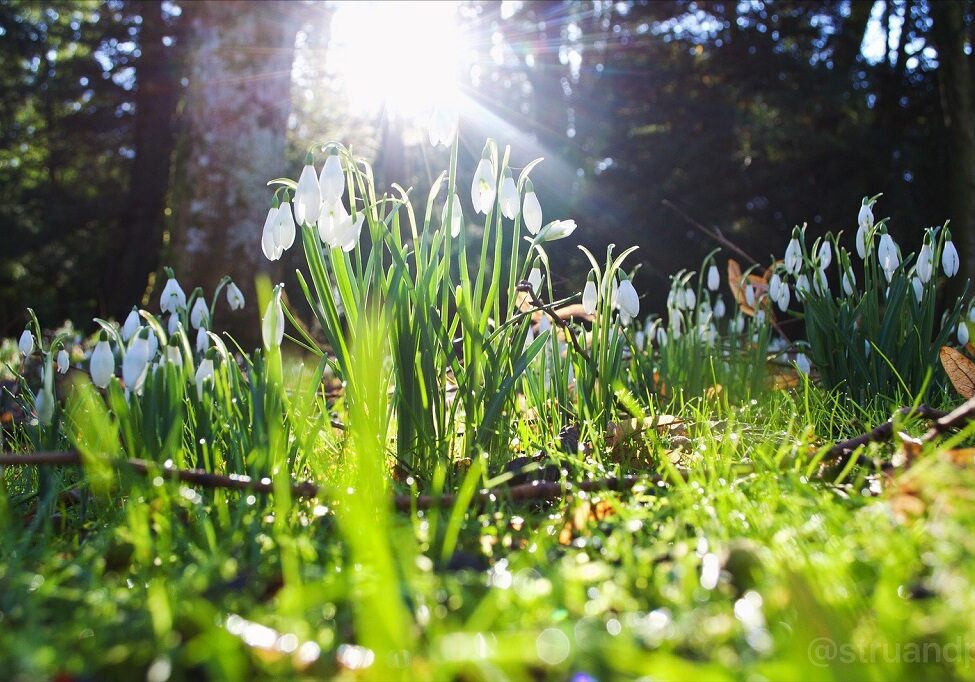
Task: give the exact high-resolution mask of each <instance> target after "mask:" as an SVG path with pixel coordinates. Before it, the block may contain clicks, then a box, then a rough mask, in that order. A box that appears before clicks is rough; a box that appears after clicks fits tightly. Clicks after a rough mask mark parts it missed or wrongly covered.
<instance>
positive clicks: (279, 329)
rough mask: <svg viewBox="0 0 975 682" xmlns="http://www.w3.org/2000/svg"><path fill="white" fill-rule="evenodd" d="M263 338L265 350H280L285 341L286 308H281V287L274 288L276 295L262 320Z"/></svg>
mask: <svg viewBox="0 0 975 682" xmlns="http://www.w3.org/2000/svg"><path fill="white" fill-rule="evenodd" d="M261 337H262V339H263V340H264V348H266V349H267V350H271V349H272V348H280V347H281V342H282V341H283V340H284V308H282V307H281V285H280V284H279V285H277V286H276V287H274V295H273V296H272V297H271V302H270V303H268V305H267V310H265V311H264V318H263V319H262V320H261Z"/></svg>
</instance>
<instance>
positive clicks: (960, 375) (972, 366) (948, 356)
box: [938, 346, 975, 399]
mask: <svg viewBox="0 0 975 682" xmlns="http://www.w3.org/2000/svg"><path fill="white" fill-rule="evenodd" d="M938 355H939V356H940V357H941V364H942V365H943V366H944V368H945V372H947V374H948V378H949V379H950V380H951V385H952V386H954V387H955V390H956V391H958V394H959V395H961V397H962V398H965V399H968V398H971V397H972V396H975V363H973V362H972V361H971V360H969V359H968V358H967V357H965V356H964V355H962V354H961V353H960V352H958V351H957V350H955V349H954V348H951V347H949V346H942V347H941V352H940V353H939V354H938Z"/></svg>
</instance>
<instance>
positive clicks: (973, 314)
mask: <svg viewBox="0 0 975 682" xmlns="http://www.w3.org/2000/svg"><path fill="white" fill-rule="evenodd" d="M968 321H969V322H975V306H972V307H971V308H970V309H969V311H968Z"/></svg>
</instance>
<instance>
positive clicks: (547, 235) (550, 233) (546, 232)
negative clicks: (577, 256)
mask: <svg viewBox="0 0 975 682" xmlns="http://www.w3.org/2000/svg"><path fill="white" fill-rule="evenodd" d="M575 231H576V221H574V220H553V221H552V222H550V223H549V224H548V225H546V226H545V227H543V228H542V233H541V237H542V241H543V242H554V241H555V240H556V239H565V238H566V237H568V236H569V235H570V234H572V233H573V232H575Z"/></svg>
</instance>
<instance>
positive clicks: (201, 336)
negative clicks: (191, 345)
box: [196, 327, 210, 353]
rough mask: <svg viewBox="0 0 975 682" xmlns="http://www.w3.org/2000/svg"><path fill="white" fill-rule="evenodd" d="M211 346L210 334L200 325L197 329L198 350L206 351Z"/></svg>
mask: <svg viewBox="0 0 975 682" xmlns="http://www.w3.org/2000/svg"><path fill="white" fill-rule="evenodd" d="M209 347H210V335H209V334H207V330H206V329H204V328H203V327H200V328H199V329H197V330H196V352H197V353H205V352H206V350H207V348H209Z"/></svg>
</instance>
